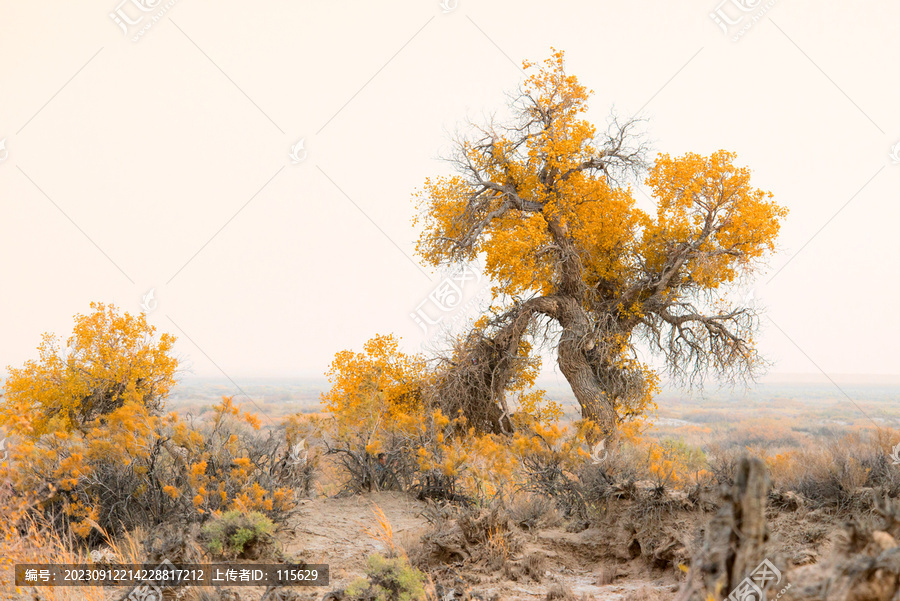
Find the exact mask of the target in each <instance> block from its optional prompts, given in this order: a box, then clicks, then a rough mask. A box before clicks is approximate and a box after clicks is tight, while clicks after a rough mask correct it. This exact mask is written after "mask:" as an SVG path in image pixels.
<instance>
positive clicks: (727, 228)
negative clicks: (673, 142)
mask: <svg viewBox="0 0 900 601" xmlns="http://www.w3.org/2000/svg"><path fill="white" fill-rule="evenodd" d="M734 159H735V154H734V153H732V152H727V151H725V150H719V151H717V152H715V153H713V154H712V155H710V156H708V157H703V156H700V155H698V154H696V153H688V154H685V155H684V156H682V157H678V158H675V159H673V158H672V157H670V156H669V155H667V154H661V155H659V157H658V158H657V161H656V165H655V166H654V168H653V169H652V170H651V171H650V174H649V176H648V177H647V185H649V186H650V187H651V189H652V191H653V196H654V197H655V198H656V200H657V216H656V219H655V220H654V221H653V222H652V223H651V224H649V225H648V227H647V228H646V230H645V233H644V248H643V252H644V256H645V257H646V258H647V260H648V262H649V263H651V264H656V263H660V262H661V261H663V260H665V257H666V254H667V246H671V245H673V244H693V245H694V246H695V247H696V249H697V251H698V253H697V256H698V257H699V258H702V260H699V258H698V259H697V260H693V261H692V262H691V263H690V264H689V265H687V266H686V268H687V272H688V273H687V274H686V275H687V276H688V277H690V278H691V279H692V280H693V281H695V282H697V283H698V284H700V285H701V286H703V287H706V288H715V287H717V286H718V285H719V283H721V282H730V281H732V280H733V279H734V278H735V277H736V276H737V275H738V270H739V269H741V268H746V267H747V266H748V265H749V264H750V262H752V261H753V260H755V259H758V258H760V257H761V256H762V255H763V254H764V253H765V252H767V251H772V250H774V248H775V239H776V237H777V236H778V232H779V229H780V223H781V220H782V219H784V217H786V216H787V209H785V208H783V207H780V206H779V205H777V204H776V203H775V202H773V201H771V200H770V199H771V198H772V194H771V192H765V191H763V190H760V189H758V188H753V187H752V186H751V184H750V170H749V169H747V168H746V167H743V168H739V167H736V166H734V164H733V162H734Z"/></svg>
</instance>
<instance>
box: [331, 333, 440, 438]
mask: <svg viewBox="0 0 900 601" xmlns="http://www.w3.org/2000/svg"><path fill="white" fill-rule="evenodd" d="M425 374H426V366H425V361H424V359H423V358H422V357H420V356H417V355H407V354H405V353H403V352H402V351H400V349H399V340H398V339H397V338H395V337H394V336H393V335H390V336H382V335H376V336H375V337H374V338H372V339H371V340H369V341H368V342H366V343H365V345H363V352H362V353H354V352H352V351H341V352H339V353H337V354H336V355H335V357H334V360H333V361H332V363H331V366H330V367H329V369H328V372H326V376H327V377H328V380H329V381H330V383H331V389H330V390H329V391H328V392H326V393H324V394H323V395H322V401H323V403H324V406H325V410H326V411H327V412H328V413H330V414H331V415H332V416H334V418H335V423H336V426H337V428H338V435H339V436H345V435H348V434H351V433H355V432H364V433H367V434H368V438H369V439H371V442H373V443H374V442H375V440H376V439H377V438H378V436H377V434H376V433H377V432H378V431H379V430H381V429H383V428H385V427H392V426H395V425H396V424H398V423H402V422H404V421H405V420H407V419H408V418H409V417H414V416H421V415H422V411H423V409H424V405H423V401H422V394H421V390H422V386H423V383H424V380H425Z"/></svg>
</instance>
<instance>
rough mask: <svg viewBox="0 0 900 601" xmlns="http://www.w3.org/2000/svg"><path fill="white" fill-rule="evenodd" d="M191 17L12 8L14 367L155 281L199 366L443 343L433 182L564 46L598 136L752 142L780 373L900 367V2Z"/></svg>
mask: <svg viewBox="0 0 900 601" xmlns="http://www.w3.org/2000/svg"><path fill="white" fill-rule="evenodd" d="M168 1H169V3H170V4H171V7H170V8H169V9H168V10H167V11H166V9H165V8H164V6H165V4H166V3H165V2H160V1H159V0H143V6H144V7H145V8H148V7H149V11H148V12H143V11H142V10H140V9H139V6H138V5H141V0H133V1H132V0H126V1H125V2H122V3H121V4H119V2H121V0H83V1H81V2H78V3H73V2H62V1H60V0H45V1H43V2H33V1H29V2H26V1H24V0H19V1H18V2H13V1H10V0H0V139H4V138H5V150H0V253H2V257H3V260H2V266H0V287H2V294H0V366H4V367H5V366H7V365H10V364H12V365H21V364H22V363H23V362H24V361H25V360H27V359H29V358H33V357H35V356H36V351H35V347H36V346H37V344H38V343H39V341H40V335H41V333H42V332H45V331H52V332H56V333H58V334H61V335H63V336H67V335H68V334H69V332H70V331H71V327H72V316H73V315H74V314H75V313H84V312H87V311H88V308H89V307H88V305H89V303H90V302H91V301H103V302H113V303H116V304H117V305H119V306H120V307H122V308H123V309H125V310H128V311H132V312H138V311H140V310H141V302H142V298H143V296H144V295H145V294H146V293H147V292H148V291H150V290H151V289H153V290H154V296H155V298H154V300H155V301H156V303H157V304H155V305H154V304H153V303H151V305H150V306H151V307H153V308H154V310H152V311H151V312H150V313H149V316H150V320H151V322H152V323H153V324H155V325H156V326H157V327H158V328H159V329H161V330H164V331H169V332H171V333H173V334H175V335H176V336H177V337H178V338H179V342H178V347H177V348H178V354H179V356H180V357H182V358H183V359H184V361H185V365H188V366H190V367H191V369H192V371H193V373H194V374H196V375H201V376H206V375H208V376H221V375H225V376H227V377H230V378H240V377H247V376H291V375H305V374H317V375H318V374H321V373H322V372H323V371H324V369H325V368H326V366H327V364H328V363H329V361H330V360H331V358H332V357H333V355H334V353H335V352H337V351H339V350H341V349H346V348H352V349H356V350H359V349H360V348H361V346H362V344H363V342H364V341H365V340H367V339H368V338H370V337H371V336H372V335H374V334H376V333H390V332H393V333H395V334H397V335H399V336H402V337H403V343H404V348H405V349H406V350H408V351H416V350H419V349H421V348H423V347H426V346H429V345H432V346H433V345H434V343H435V340H436V339H435V338H434V337H433V336H432V337H430V338H429V337H428V336H427V335H425V334H424V333H423V332H422V330H420V329H419V326H418V325H417V324H416V323H415V322H414V320H413V319H412V318H411V317H410V313H413V312H414V311H415V310H416V308H417V307H418V306H419V305H420V303H421V302H422V301H423V300H426V299H427V297H428V295H429V293H430V292H432V290H433V289H434V288H435V286H436V285H437V284H438V283H439V281H440V279H441V276H440V275H439V274H437V273H433V272H432V271H431V270H429V269H423V268H421V267H419V266H417V264H416V262H415V261H414V260H413V259H414V255H413V245H414V242H415V239H416V236H417V232H416V230H414V229H413V227H412V225H411V218H412V216H413V213H414V206H413V203H412V201H411V195H412V193H413V191H414V190H415V189H416V187H417V186H420V185H421V184H422V182H423V180H424V179H425V178H426V177H428V176H432V175H438V174H445V173H449V169H450V167H449V166H448V165H447V164H445V163H443V162H441V161H439V160H437V157H438V156H439V155H440V154H441V153H442V151H444V150H446V149H447V145H448V135H449V132H452V131H454V130H456V129H457V127H458V126H459V125H461V124H462V123H463V122H464V121H465V120H466V119H468V118H473V119H475V120H478V119H479V118H480V116H481V115H482V114H484V113H487V112H490V111H493V110H497V109H500V108H502V106H503V103H504V101H505V96H504V93H505V92H507V91H510V90H513V89H515V88H516V86H517V85H518V84H519V83H520V82H521V81H522V79H523V75H522V71H521V70H520V68H519V66H518V65H520V64H521V61H522V60H523V59H531V60H542V59H544V58H545V57H547V56H548V55H549V53H550V47H551V46H554V47H557V48H560V49H563V50H565V51H566V57H567V67H568V71H569V72H570V73H572V74H575V75H577V76H578V77H579V79H580V81H581V82H582V83H583V84H585V85H586V86H587V87H589V88H592V89H593V90H595V95H594V97H593V99H592V101H591V103H590V106H591V113H590V117H591V118H592V119H593V120H594V121H595V122H597V123H599V124H601V125H602V124H603V123H604V122H605V119H606V118H607V116H608V115H609V112H610V109H611V108H612V107H615V109H616V111H617V113H618V114H619V115H620V116H625V117H627V116H630V115H632V114H635V113H638V112H639V113H640V114H641V115H642V116H644V117H646V118H647V119H648V120H649V121H648V123H647V126H646V129H647V132H648V134H649V136H650V138H651V139H652V140H653V148H654V150H655V151H662V152H668V153H670V154H682V153H684V152H688V151H694V152H700V153H704V154H707V153H711V152H713V151H715V150H717V149H719V148H725V149H728V150H731V151H734V152H736V153H737V154H738V162H739V163H740V164H743V165H748V166H750V167H751V168H752V169H753V171H754V184H755V185H757V186H759V187H761V188H764V189H768V190H771V191H772V192H773V193H774V194H775V198H776V200H777V201H778V202H779V203H781V204H782V205H784V206H786V207H788V208H789V209H790V215H789V217H788V219H787V221H786V222H785V223H784V226H783V228H782V235H781V237H780V250H779V252H778V254H776V255H775V256H773V257H771V258H770V260H769V269H768V270H767V272H766V273H765V274H762V275H761V276H760V277H759V278H758V280H757V281H756V283H755V288H754V295H753V296H754V298H755V299H756V301H755V302H759V303H761V304H762V305H763V306H765V307H766V308H767V315H768V316H769V318H767V319H764V320H763V330H762V333H761V336H760V338H759V345H760V349H761V350H762V352H763V354H764V355H765V356H766V357H767V358H768V359H770V360H771V361H773V362H774V363H775V367H774V369H773V371H774V372H775V373H797V372H799V373H809V374H814V373H816V374H817V373H820V370H821V371H823V372H825V373H827V374H829V375H835V376H836V375H837V374H897V373H898V372H900V368H898V363H897V357H898V356H900V348H898V344H900V343H898V336H897V334H898V331H900V312H898V311H897V310H896V305H897V300H896V299H897V297H898V293H900V278H898V269H897V261H898V258H900V252H898V246H897V239H898V236H897V228H898V221H900V219H898V218H900V209H898V203H897V192H896V191H897V188H898V183H900V146H896V149H895V156H896V157H897V158H896V161H894V160H892V158H891V156H890V154H891V151H892V148H894V147H895V145H897V144H898V143H900V111H898V110H897V109H898V107H900V84H898V81H897V78H896V72H897V68H896V62H897V58H898V56H900V36H897V23H900V3H897V2H887V1H884V2H876V3H869V4H867V5H866V7H865V8H863V7H861V6H858V5H855V4H851V3H847V2H834V1H827V2H812V1H798V0H777V1H772V0H770V1H769V2H768V4H766V3H764V2H761V1H757V0H744V2H743V4H742V5H741V1H740V0H734V2H732V0H727V2H724V3H721V4H718V3H717V2H719V1H720V0H709V1H707V0H690V1H688V2H678V3H674V2H662V1H658V2H621V1H619V2H610V1H597V0H591V1H590V2H588V1H580V2H574V1H569V2H565V1H562V2H555V3H548V2H546V1H542V2H537V1H532V0H522V1H517V2H495V1H486V0H485V1H479V2H475V0H458V1H457V0H445V4H444V6H443V7H442V6H441V4H440V2H439V0H434V1H424V2H423V1H421V0H419V1H417V2H409V1H394V2H325V1H324V0H319V1H310V0H279V1H260V2H253V3H251V2H236V1H233V0H217V1H216V2H201V1H200V0H177V1H174V3H173V0H168ZM739 5H741V6H739ZM117 9H118V10H119V13H118V14H119V18H120V19H122V18H124V19H126V20H128V21H131V22H136V21H137V19H138V17H142V20H141V21H140V22H139V23H136V24H134V25H132V26H130V28H129V31H130V35H129V37H126V36H125V35H123V30H122V29H121V28H120V27H119V25H117V24H116V22H115V21H114V20H113V18H111V17H110V14H111V13H113V14H115V12H116V10H117ZM717 9H718V10H719V13H718V14H719V18H720V19H722V18H723V17H724V19H725V20H727V21H730V22H733V23H735V24H734V25H731V26H730V27H728V26H727V25H726V28H727V29H729V33H728V34H726V33H725V32H723V30H722V29H720V27H719V25H717V23H716V22H715V21H714V19H713V18H712V17H711V16H710V14H711V13H714V12H715V11H716V10H717ZM161 11H162V12H163V13H164V14H159V13H160V12H161ZM154 15H157V16H158V17H159V18H158V19H157V20H156V22H153V18H154ZM738 19H740V22H738ZM754 19H755V21H754ZM123 22H124V21H123ZM148 23H152V26H151V27H150V28H149V29H146V30H145V31H144V34H143V36H142V37H140V38H139V39H138V41H137V42H134V41H132V40H131V37H132V36H134V35H136V33H137V32H138V31H139V30H141V28H142V27H144V26H145V25H147V24H148ZM723 23H724V21H723ZM747 25H749V26H750V27H749V29H746V26H747ZM126 27H127V25H126ZM742 28H744V29H743V35H741V36H740V37H739V38H738V40H737V41H733V40H732V39H731V38H732V37H735V36H737V35H738V32H740V31H741V30H742ZM301 139H302V140H303V142H304V144H303V149H302V150H301V149H300V148H299V147H298V148H296V153H295V157H296V158H297V159H302V160H299V161H298V162H296V163H294V162H293V159H292V158H291V156H290V155H289V153H290V151H291V149H292V147H294V146H295V145H296V144H297V142H298V141H300V140H301ZM410 257H413V259H411V258H410ZM472 286H473V285H472V283H471V282H468V283H467V288H466V289H465V293H466V295H467V298H468V296H471V295H472V294H474V291H475V290H476V288H474V287H472ZM748 290H749V289H748ZM430 310H431V311H432V313H431V315H432V316H436V315H438V314H437V313H433V311H434V309H433V307H432V309H430ZM441 315H443V316H444V317H445V318H446V320H450V319H451V318H452V316H453V315H456V314H453V313H451V312H447V313H442V314H441ZM0 373H5V370H4V371H3V372H0Z"/></svg>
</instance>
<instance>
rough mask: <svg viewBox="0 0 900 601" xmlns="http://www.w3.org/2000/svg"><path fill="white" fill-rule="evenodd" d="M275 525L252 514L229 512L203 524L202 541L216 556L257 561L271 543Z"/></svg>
mask: <svg viewBox="0 0 900 601" xmlns="http://www.w3.org/2000/svg"><path fill="white" fill-rule="evenodd" d="M274 532H275V524H274V523H273V522H272V520H270V519H269V518H267V517H266V516H264V515H263V514H261V513H259V512H258V511H252V512H250V513H242V512H240V511H228V512H226V513H223V514H222V515H221V516H218V517H215V518H213V519H212V520H210V521H208V522H207V523H206V524H204V526H203V528H202V530H201V540H202V541H203V543H204V545H205V546H206V549H207V550H208V551H209V552H210V554H212V555H213V556H216V557H224V558H228V559H256V558H258V557H259V555H260V554H261V551H263V550H264V549H265V548H266V547H268V546H270V545H271V544H272V534H274Z"/></svg>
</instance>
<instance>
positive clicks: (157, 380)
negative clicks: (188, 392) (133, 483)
mask: <svg viewBox="0 0 900 601" xmlns="http://www.w3.org/2000/svg"><path fill="white" fill-rule="evenodd" d="M91 309H92V313H90V314H89V315H76V316H75V327H74V329H73V332H72V335H71V336H70V337H69V339H68V341H67V343H66V347H65V349H66V350H65V353H63V352H62V351H61V349H60V348H59V346H58V343H57V340H56V338H55V337H54V336H52V335H50V334H45V335H44V336H43V339H42V342H41V344H40V346H39V347H38V351H39V354H40V359H39V360H38V361H34V360H31V361H27V362H26V363H25V365H24V366H23V367H21V368H10V370H9V378H8V379H7V380H6V382H5V385H4V393H5V394H4V396H3V397H2V399H0V422H2V423H3V424H4V425H6V426H7V427H8V428H10V430H11V431H12V432H13V433H15V434H18V435H21V436H25V437H28V438H31V439H36V438H37V437H39V436H41V435H42V434H46V433H49V432H53V431H56V430H62V431H71V430H73V429H76V428H79V429H86V428H89V427H90V424H91V423H92V422H93V421H94V420H96V419H98V418H99V417H100V416H102V415H109V414H111V413H113V412H114V411H116V410H117V409H120V408H122V407H124V406H126V405H129V404H130V405H132V406H145V407H148V408H149V409H151V410H154V411H155V410H158V409H159V408H160V405H161V399H162V398H164V397H165V396H166V395H167V394H168V391H169V389H170V388H171V386H172V385H173V384H174V383H175V370H176V368H177V360H176V359H175V358H174V357H172V356H170V353H171V350H172V346H173V344H174V342H175V338H174V337H173V336H171V335H169V334H162V335H161V336H159V337H158V338H154V334H155V328H154V327H153V326H150V325H149V324H148V323H147V320H146V317H145V316H144V315H143V314H141V315H138V316H133V315H131V314H129V313H125V314H124V315H120V314H119V312H118V310H117V309H116V307H115V306H114V305H108V306H107V305H104V304H102V303H91Z"/></svg>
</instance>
